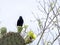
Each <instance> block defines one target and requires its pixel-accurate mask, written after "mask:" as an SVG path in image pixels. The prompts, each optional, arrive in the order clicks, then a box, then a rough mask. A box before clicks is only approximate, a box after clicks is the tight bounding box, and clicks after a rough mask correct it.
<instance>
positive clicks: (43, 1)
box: [32, 0, 60, 45]
mask: <svg viewBox="0 0 60 45" xmlns="http://www.w3.org/2000/svg"><path fill="white" fill-rule="evenodd" d="M37 3H38V5H37V8H38V13H37V14H38V15H37V16H38V17H39V18H36V16H35V13H34V12H33V13H32V14H33V15H34V17H35V19H36V21H37V22H38V26H39V28H40V30H39V31H41V32H40V33H38V36H39V37H40V38H39V40H38V43H37V45H39V43H40V42H41V41H42V40H41V39H44V40H45V41H43V42H44V44H43V45H53V44H54V42H55V41H56V40H59V37H60V24H59V23H60V20H59V19H60V5H59V0H37ZM39 13H40V14H42V15H40V14H39ZM40 16H42V18H40ZM42 20H43V21H42ZM46 34H48V35H46ZM46 36H47V38H46ZM50 36H51V37H52V38H50ZM49 38H50V40H48V39H49ZM57 42H59V41H57ZM45 43H47V44H45ZM59 44H60V42H59Z"/></svg>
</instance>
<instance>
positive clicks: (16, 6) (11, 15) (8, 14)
mask: <svg viewBox="0 0 60 45" xmlns="http://www.w3.org/2000/svg"><path fill="white" fill-rule="evenodd" d="M35 7H36V1H35V0H0V21H1V24H0V26H6V27H7V28H8V29H9V30H8V31H16V22H17V20H18V18H19V16H20V15H21V16H23V19H24V23H25V24H28V25H30V19H32V17H33V16H32V10H33V8H35Z"/></svg>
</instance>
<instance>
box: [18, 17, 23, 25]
mask: <svg viewBox="0 0 60 45" xmlns="http://www.w3.org/2000/svg"><path fill="white" fill-rule="evenodd" d="M23 23H24V21H23V18H22V16H20V17H19V19H18V21H17V26H23Z"/></svg>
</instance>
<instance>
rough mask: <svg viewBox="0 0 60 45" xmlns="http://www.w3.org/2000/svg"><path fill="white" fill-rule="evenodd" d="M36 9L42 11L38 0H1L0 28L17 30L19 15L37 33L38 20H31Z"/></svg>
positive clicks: (8, 30)
mask: <svg viewBox="0 0 60 45" xmlns="http://www.w3.org/2000/svg"><path fill="white" fill-rule="evenodd" d="M41 3H42V2H41ZM35 11H36V12H38V13H40V12H39V11H37V2H36V0H0V28H1V27H6V28H7V32H10V31H11V32H16V31H17V27H16V24H17V20H18V18H19V16H22V17H23V19H24V24H25V25H28V26H29V27H28V28H29V29H32V30H34V32H35V33H37V27H36V26H37V25H36V22H31V20H32V21H34V20H35V18H34V16H33V14H32V12H35ZM37 15H40V14H37ZM40 18H41V15H40ZM45 36H46V35H45ZM38 39H39V37H38ZM35 42H37V40H35V41H34V42H33V44H32V45H34V44H35ZM56 44H57V43H56Z"/></svg>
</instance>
